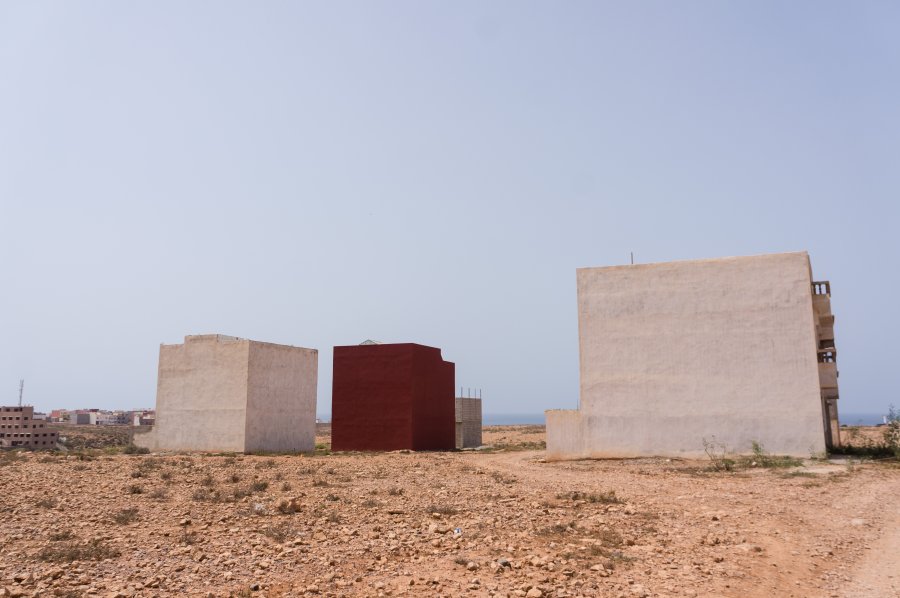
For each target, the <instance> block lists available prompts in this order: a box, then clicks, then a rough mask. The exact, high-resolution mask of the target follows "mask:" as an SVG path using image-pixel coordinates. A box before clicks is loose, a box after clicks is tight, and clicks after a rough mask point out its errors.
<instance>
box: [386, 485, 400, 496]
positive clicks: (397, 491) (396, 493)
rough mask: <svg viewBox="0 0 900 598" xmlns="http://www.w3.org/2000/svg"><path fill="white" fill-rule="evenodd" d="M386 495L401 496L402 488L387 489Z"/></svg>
mask: <svg viewBox="0 0 900 598" xmlns="http://www.w3.org/2000/svg"><path fill="white" fill-rule="evenodd" d="M388 494H390V495H391V496H403V488H398V487H396V486H395V487H393V488H390V489H388Z"/></svg>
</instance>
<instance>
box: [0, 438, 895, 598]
mask: <svg viewBox="0 0 900 598" xmlns="http://www.w3.org/2000/svg"><path fill="white" fill-rule="evenodd" d="M485 441H486V442H489V443H492V444H494V445H495V446H497V447H502V448H500V449H495V450H491V451H478V452H470V451H464V452H457V453H404V452H401V453H389V454H332V455H329V454H327V451H319V453H320V454H317V455H307V456H262V455H256V456H243V455H202V454H192V455H164V456H155V455H154V456H147V455H122V454H110V455H106V454H97V453H95V454H94V455H93V456H91V455H82V456H81V457H79V456H75V455H73V454H70V455H69V456H66V457H54V456H50V455H46V454H41V453H29V454H24V455H22V456H18V457H11V456H9V455H10V454H9V453H6V454H4V456H3V458H2V459H0V461H2V462H0V482H2V487H3V489H4V492H3V493H2V494H0V509H2V512H3V514H4V524H3V525H2V526H0V588H3V590H0V596H4V595H5V596H9V595H12V596H53V595H58V596H82V595H98V596H121V597H124V596H147V597H149V596H182V595H187V596H229V595H233V596H304V595H308V596H319V595H324V596H346V595H359V596H378V595H413V596H418V595H423V596H438V595H441V596H531V597H536V596H616V597H619V596H621V597H628V598H630V597H634V596H734V597H738V596H742V597H744V596H746V597H763V596H765V597H767V598H768V597H771V596H797V597H800V596H803V597H806V596H828V597H831V596H834V597H843V596H847V597H857V596H866V597H869V596H900V592H898V586H900V579H898V577H897V576H898V573H900V571H898V567H897V557H896V555H897V554H900V536H898V531H900V525H898V524H900V510H898V509H900V500H898V497H900V468H898V467H896V466H891V465H889V464H887V463H863V464H860V463H857V462H854V461H830V462H826V461H810V462H807V463H805V464H804V466H801V467H794V468H786V469H785V468H779V469H767V468H760V467H748V468H741V469H738V470H737V471H734V472H716V471H713V470H711V468H710V463H709V462H691V461H678V460H667V459H636V460H624V461H576V462H564V463H546V462H544V460H543V452H542V451H541V450H540V447H541V446H542V443H543V441H544V436H543V429H542V428H541V427H536V426H518V427H512V426H507V427H492V428H486V429H485ZM319 442H321V443H322V444H323V445H327V443H328V435H327V429H323V430H322V435H321V437H320V439H319ZM892 576H893V577H892Z"/></svg>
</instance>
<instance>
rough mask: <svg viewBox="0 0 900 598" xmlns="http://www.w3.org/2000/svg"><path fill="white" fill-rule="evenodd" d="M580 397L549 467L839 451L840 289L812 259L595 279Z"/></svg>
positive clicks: (554, 428)
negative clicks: (708, 454)
mask: <svg viewBox="0 0 900 598" xmlns="http://www.w3.org/2000/svg"><path fill="white" fill-rule="evenodd" d="M577 279H578V327H579V349H580V359H581V365H580V374H581V392H580V402H579V408H578V410H575V411H568V410H553V411H548V412H547V413H546V418H547V456H548V458H551V459H566V458H582V457H637V456H648V455H662V456H677V457H702V456H704V439H705V440H707V441H710V442H715V443H717V444H718V445H719V446H720V447H721V446H724V447H725V448H726V450H728V451H733V452H747V451H750V450H751V446H752V443H753V442H759V443H760V444H762V445H763V447H764V448H765V450H767V451H770V452H772V453H778V454H787V455H795V456H804V457H806V456H809V455H810V454H811V453H820V452H822V451H824V450H825V449H826V446H831V445H836V444H838V443H839V438H838V426H837V404H836V400H837V371H836V367H835V364H834V361H835V359H834V358H835V355H836V354H835V351H834V317H833V316H832V315H831V307H830V285H829V284H828V283H823V282H815V281H813V279H812V270H811V267H810V262H809V256H808V255H807V254H806V252H799V253H782V254H772V255H761V256H754V257H735V258H722V259H711V260H696V261H685V262H672V263H660V264H640V265H630V266H614V267H608V268H583V269H579V270H578V273H577Z"/></svg>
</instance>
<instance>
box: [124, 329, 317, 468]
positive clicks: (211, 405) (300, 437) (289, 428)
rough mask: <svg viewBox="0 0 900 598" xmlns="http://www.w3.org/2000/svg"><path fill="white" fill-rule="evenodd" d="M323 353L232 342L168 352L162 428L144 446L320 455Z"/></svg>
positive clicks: (192, 344) (159, 398)
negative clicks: (318, 404)
mask: <svg viewBox="0 0 900 598" xmlns="http://www.w3.org/2000/svg"><path fill="white" fill-rule="evenodd" d="M317 375H318V352H317V351H316V350H315V349H304V348H301V347H290V346H286V345H275V344H271V343H261V342H256V341H250V340H247V339H239V338H235V337H229V336H224V335H215V334H214V335H200V336H187V337H185V342H184V344H181V345H161V346H160V349H159V376H158V382H157V392H156V425H155V426H154V427H153V429H152V430H151V431H150V432H149V433H147V434H140V435H135V439H134V442H135V444H137V445H138V446H146V447H147V448H150V449H151V450H184V451H235V452H253V451H273V452H294V451H308V450H313V449H314V448H315V418H316V383H317Z"/></svg>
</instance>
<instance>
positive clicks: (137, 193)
mask: <svg viewBox="0 0 900 598" xmlns="http://www.w3.org/2000/svg"><path fill="white" fill-rule="evenodd" d="M898 7H900V5H898V4H897V3H895V2H677V3H676V2H615V3H613V2H595V1H592V2H565V3H556V2H522V1H515V2H499V1H495V2H462V1H458V2H422V1H413V2H398V1H392V2H362V1H360V2H332V1H329V2H317V3H311V2H240V3H233V2H211V1H210V2H183V1H178V2H159V1H154V2H99V1H97V2H68V1H66V2H40V1H23V2H12V1H10V2H3V3H2V4H0V224H2V229H0V289H2V292H0V397H2V401H0V402H4V403H10V402H13V401H14V400H15V399H16V394H17V386H18V380H19V378H25V379H26V388H25V396H26V400H27V401H28V402H31V403H33V404H35V405H36V406H37V407H38V408H41V409H50V408H52V407H80V406H96V407H105V408H115V407H121V408H127V407H133V406H151V405H153V403H154V401H155V387H156V368H157V356H158V347H159V343H161V342H166V343H174V342H180V340H181V339H182V337H183V336H184V335H185V334H195V333H209V332H220V333H224V334H232V335H238V336H243V337H249V338H253V339H258V340H265V341H271V342H278V343H287V344H294V345H300V346H307V347H314V348H318V349H319V350H320V362H319V378H320V385H319V410H320V412H327V411H328V410H329V409H328V408H329V406H330V396H331V347H332V346H333V345H340V344H354V343H358V342H360V341H362V340H364V339H367V338H374V339H379V340H382V341H386V342H406V341H411V342H420V343H424V344H429V345H434V346H438V347H441V348H442V349H443V354H444V357H445V359H449V360H451V361H454V362H456V365H457V384H458V385H462V386H471V387H481V388H483V389H484V397H485V400H486V404H485V411H487V412H494V413H497V412H512V413H516V412H539V411H542V410H544V409H546V408H558V407H563V408H564V407H574V406H576V404H577V400H578V348H577V319H576V307H575V305H576V304H575V268H576V267H581V266H601V265H611V264H621V263H625V262H626V261H627V260H628V254H629V252H630V251H634V252H635V257H636V260H637V261H643V262H649V261H667V260H675V259H686V258H701V257H717V256H726V255H744V254H756V253H767V252H776V251H787V250H803V249H806V250H808V251H809V252H810V254H811V256H812V260H813V269H814V271H815V275H816V277H817V278H820V279H830V280H831V281H832V290H833V306H834V309H835V312H836V315H837V342H838V349H839V357H840V358H839V366H840V370H841V397H842V399H841V410H842V411H844V412H881V411H884V410H885V409H886V407H887V405H888V404H889V403H891V402H894V403H897V404H900V393H898V388H900V375H898V372H900V367H898V364H897V362H898V358H900V350H898V349H897V346H898V343H900V318H898V317H897V307H896V306H897V301H898V297H900V275H898V272H897V269H898V268H897V265H898V258H900V240H898V238H900V236H898V227H900V218H898V215H900V193H898V192H900V35H898V34H897V32H898V26H900V8H898Z"/></svg>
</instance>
